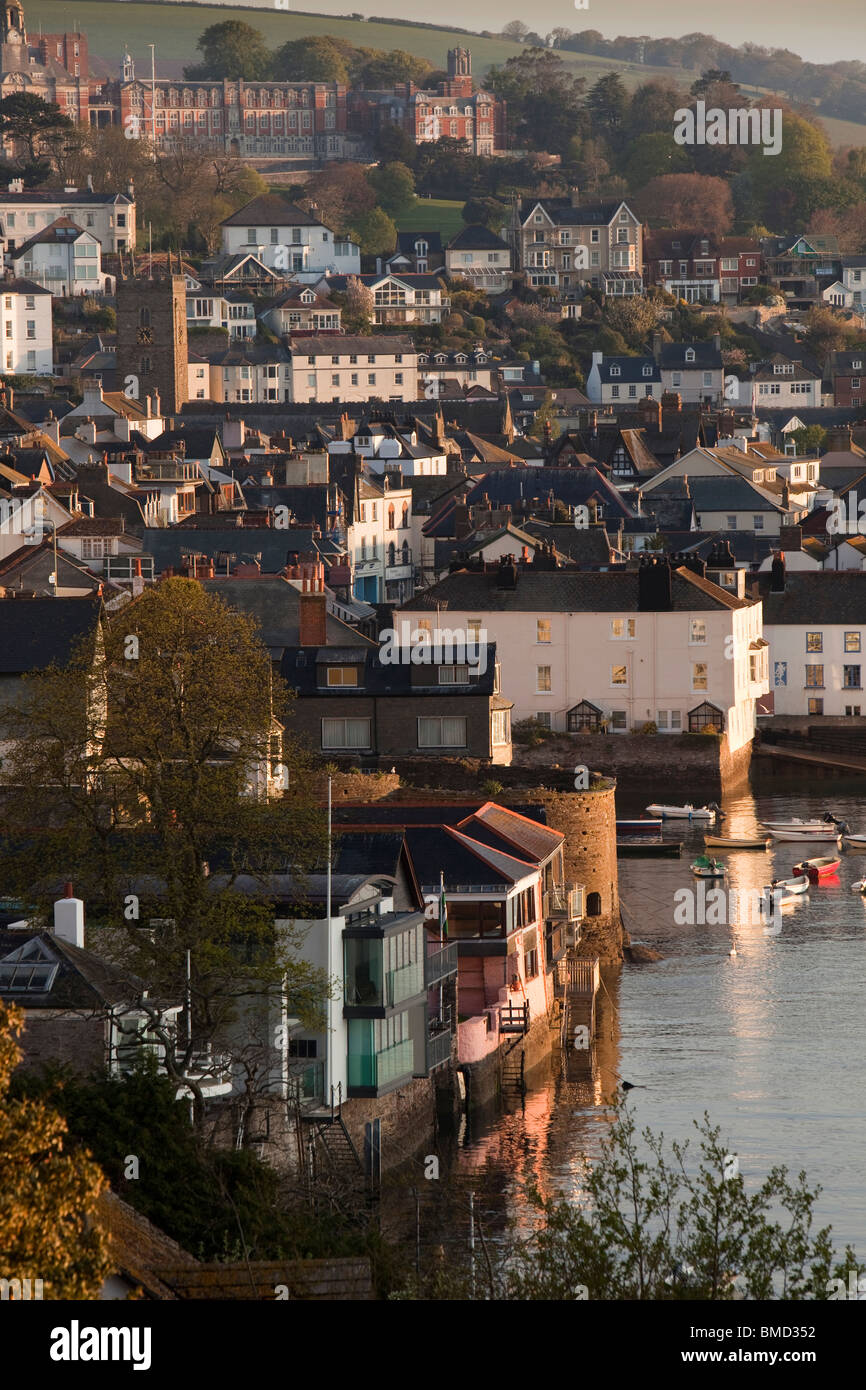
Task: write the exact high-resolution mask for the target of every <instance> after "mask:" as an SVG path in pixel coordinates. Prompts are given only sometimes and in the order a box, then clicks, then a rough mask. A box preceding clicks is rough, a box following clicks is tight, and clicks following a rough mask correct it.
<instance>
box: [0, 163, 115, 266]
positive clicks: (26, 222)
mask: <svg viewBox="0 0 866 1390" xmlns="http://www.w3.org/2000/svg"><path fill="white" fill-rule="evenodd" d="M58 218H69V219H70V221H72V222H74V223H75V224H76V226H78V227H81V228H82V230H83V231H85V232H92V233H93V235H94V236H95V237H96V239H97V241H98V242H99V244H100V246H101V247H102V252H103V255H108V254H109V253H111V252H117V251H134V250H135V189H134V187H133V185H132V184H131V183H130V184H129V185H128V187H127V191H126V192H125V193H94V192H93V191H92V189H79V188H77V187H76V186H75V185H74V184H67V185H66V187H65V188H56V189H54V188H37V189H28V190H27V191H26V192H25V191H24V185H23V183H22V182H21V180H20V179H17V180H13V181H12V183H10V184H9V185H8V187H7V188H6V189H5V190H4V191H3V192H0V228H2V236H0V240H2V242H3V244H4V246H5V248H6V250H7V252H8V251H11V250H15V249H16V248H17V247H19V246H23V245H24V243H25V242H26V241H30V240H31V239H32V238H33V237H34V236H35V234H36V233H37V232H41V231H44V229H45V228H46V227H50V226H51V224H52V222H56V221H57V220H58Z"/></svg>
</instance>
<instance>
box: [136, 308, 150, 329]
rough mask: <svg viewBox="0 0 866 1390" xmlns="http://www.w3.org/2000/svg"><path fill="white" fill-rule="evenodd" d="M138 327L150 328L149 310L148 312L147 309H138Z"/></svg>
mask: <svg viewBox="0 0 866 1390" xmlns="http://www.w3.org/2000/svg"><path fill="white" fill-rule="evenodd" d="M138 326H139V328H150V310H149V309H139V311H138Z"/></svg>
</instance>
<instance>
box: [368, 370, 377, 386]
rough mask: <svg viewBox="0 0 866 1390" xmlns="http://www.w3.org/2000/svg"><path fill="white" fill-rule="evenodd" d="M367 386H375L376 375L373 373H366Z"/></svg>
mask: <svg viewBox="0 0 866 1390" xmlns="http://www.w3.org/2000/svg"><path fill="white" fill-rule="evenodd" d="M367 385H368V386H375V385H376V373H375V372H368V373H367Z"/></svg>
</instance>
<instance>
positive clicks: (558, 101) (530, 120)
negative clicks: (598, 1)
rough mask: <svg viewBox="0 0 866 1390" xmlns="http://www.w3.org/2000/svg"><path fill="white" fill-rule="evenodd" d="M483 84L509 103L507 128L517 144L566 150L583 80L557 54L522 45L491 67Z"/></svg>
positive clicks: (574, 125)
mask: <svg viewBox="0 0 866 1390" xmlns="http://www.w3.org/2000/svg"><path fill="white" fill-rule="evenodd" d="M486 85H487V86H488V88H489V89H490V90H491V91H492V92H494V93H495V94H496V95H497V96H498V97H502V98H503V99H504V100H505V101H506V102H507V104H508V105H507V119H508V123H509V129H510V130H511V132H512V133H513V135H514V138H515V139H516V140H517V142H518V143H519V144H521V145H526V146H528V147H529V148H532V149H536V150H549V151H550V152H551V153H553V154H564V153H566V151H567V150H568V148H569V142H570V141H571V139H572V137H573V136H574V134H575V131H576V129H577V125H578V119H579V115H580V111H581V106H582V101H583V91H584V86H585V83H584V80H583V78H581V77H575V76H574V74H573V73H572V72H571V70H570V68H569V67H568V66H567V65H566V63H565V62H564V61H563V59H562V58H561V57H560V56H559V53H557V52H555V51H554V50H553V49H550V48H528V49H525V50H524V51H523V52H522V53H518V54H517V55H516V56H515V57H514V58H509V59H508V61H507V63H506V64H505V66H504V67H502V68H491V69H490V71H489V72H488V74H487V84H486Z"/></svg>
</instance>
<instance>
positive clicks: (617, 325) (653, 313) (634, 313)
mask: <svg viewBox="0 0 866 1390" xmlns="http://www.w3.org/2000/svg"><path fill="white" fill-rule="evenodd" d="M602 316H603V319H604V322H605V323H606V324H607V326H608V328H611V329H612V330H613V331H614V333H621V334H622V336H623V338H625V341H626V342H627V343H628V345H629V347H630V348H634V349H637V348H642V347H645V346H646V344H647V341H648V339H649V337H650V334H651V333H652V331H653V329H654V328H655V327H656V325H657V323H658V321H659V308H658V305H657V304H655V303H654V302H653V301H652V300H651V299H643V298H640V297H638V296H637V295H635V296H633V297H631V298H629V299H624V298H615V299H608V300H607V303H606V304H605V306H604V309H603V310H602Z"/></svg>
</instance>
